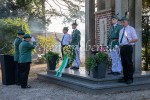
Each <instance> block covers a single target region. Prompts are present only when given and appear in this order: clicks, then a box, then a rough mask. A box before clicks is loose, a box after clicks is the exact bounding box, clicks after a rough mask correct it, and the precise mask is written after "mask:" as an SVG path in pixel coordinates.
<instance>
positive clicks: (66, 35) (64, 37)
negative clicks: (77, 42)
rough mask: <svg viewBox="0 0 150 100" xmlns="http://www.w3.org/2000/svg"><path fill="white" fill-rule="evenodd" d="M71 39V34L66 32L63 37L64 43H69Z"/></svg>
mask: <svg viewBox="0 0 150 100" xmlns="http://www.w3.org/2000/svg"><path fill="white" fill-rule="evenodd" d="M70 40H71V36H70V34H68V33H65V34H64V35H63V37H62V45H69V42H70Z"/></svg>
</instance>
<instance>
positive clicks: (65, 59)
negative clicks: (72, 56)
mask: <svg viewBox="0 0 150 100" xmlns="http://www.w3.org/2000/svg"><path fill="white" fill-rule="evenodd" d="M68 59H69V57H68V55H65V56H64V59H63V61H62V63H61V66H60V67H59V69H58V70H57V71H56V75H55V76H57V77H61V76H62V72H63V71H64V69H65V68H66V66H67V64H68Z"/></svg>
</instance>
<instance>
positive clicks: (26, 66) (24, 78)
mask: <svg viewBox="0 0 150 100" xmlns="http://www.w3.org/2000/svg"><path fill="white" fill-rule="evenodd" d="M30 64H31V63H30V62H27V63H20V72H21V77H20V78H21V87H26V86H27V85H28V84H27V83H28V76H29V71H30Z"/></svg>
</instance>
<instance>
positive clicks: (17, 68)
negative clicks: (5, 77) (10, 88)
mask: <svg viewBox="0 0 150 100" xmlns="http://www.w3.org/2000/svg"><path fill="white" fill-rule="evenodd" d="M15 83H16V84H18V85H19V84H20V64H19V63H18V61H15Z"/></svg>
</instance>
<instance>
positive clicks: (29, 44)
mask: <svg viewBox="0 0 150 100" xmlns="http://www.w3.org/2000/svg"><path fill="white" fill-rule="evenodd" d="M23 38H24V40H23V41H22V42H21V44H20V45H19V52H20V56H19V63H20V72H21V88H30V87H31V86H29V85H28V84H27V83H28V75H29V71H30V64H31V62H32V60H31V59H32V50H33V49H34V48H35V46H36V42H35V41H31V36H30V35H29V34H25V35H24V37H23Z"/></svg>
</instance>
